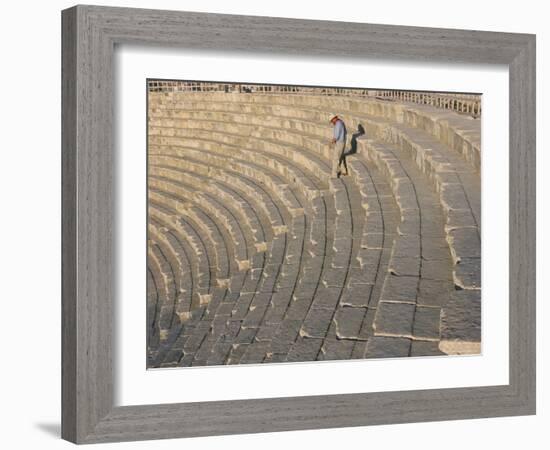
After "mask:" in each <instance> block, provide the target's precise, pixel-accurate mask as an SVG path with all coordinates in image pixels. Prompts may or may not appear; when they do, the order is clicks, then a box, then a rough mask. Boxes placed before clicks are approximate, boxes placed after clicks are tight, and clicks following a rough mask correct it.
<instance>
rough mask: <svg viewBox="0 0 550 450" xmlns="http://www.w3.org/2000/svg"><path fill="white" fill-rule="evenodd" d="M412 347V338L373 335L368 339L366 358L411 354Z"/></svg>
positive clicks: (398, 356) (396, 356)
mask: <svg viewBox="0 0 550 450" xmlns="http://www.w3.org/2000/svg"><path fill="white" fill-rule="evenodd" d="M410 349H411V340H410V339H407V338H395V337H383V336H373V337H371V338H369V340H368V341H367V348H366V350H365V358H400V357H404V356H409V352H410Z"/></svg>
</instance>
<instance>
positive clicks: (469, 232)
mask: <svg viewBox="0 0 550 450" xmlns="http://www.w3.org/2000/svg"><path fill="white" fill-rule="evenodd" d="M447 242H448V243H449V248H450V250H451V255H452V257H453V261H454V263H455V264H458V263H459V262H460V261H461V260H462V259H463V258H481V242H480V239H479V231H478V229H477V228H455V229H453V230H450V231H449V233H448V235H447Z"/></svg>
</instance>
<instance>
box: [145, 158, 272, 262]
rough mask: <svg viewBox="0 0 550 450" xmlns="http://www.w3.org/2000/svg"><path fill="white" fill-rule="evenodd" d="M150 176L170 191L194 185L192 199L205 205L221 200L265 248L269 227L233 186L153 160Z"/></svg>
mask: <svg viewBox="0 0 550 450" xmlns="http://www.w3.org/2000/svg"><path fill="white" fill-rule="evenodd" d="M149 177H150V179H154V183H153V184H155V183H157V184H156V185H157V186H159V185H164V184H167V185H168V189H169V190H170V192H173V191H174V190H175V191H179V188H182V187H191V188H192V189H194V190H195V194H194V196H193V197H191V199H192V200H193V199H194V201H195V202H197V203H201V204H203V205H204V207H205V209H208V208H210V206H212V207H217V204H218V203H223V204H224V205H225V206H226V207H229V209H230V211H231V214H232V216H233V217H234V218H235V219H236V220H237V221H239V222H240V223H241V224H243V225H244V226H245V227H246V229H247V232H249V233H250V234H251V235H252V240H253V243H254V247H255V249H256V250H257V251H265V249H266V234H267V232H268V230H266V229H264V225H263V224H262V222H261V220H260V218H259V217H258V214H257V213H256V211H255V209H254V208H253V207H252V206H251V205H250V203H249V202H248V201H247V200H246V199H245V198H243V197H241V196H240V195H239V194H238V193H237V192H235V191H234V190H233V189H231V188H229V187H227V186H223V185H219V184H217V183H215V182H214V183H213V182H212V180H209V181H208V179H207V180H206V181H205V179H204V178H201V177H198V176H194V175H192V174H189V173H187V174H183V173H182V172H181V171H178V170H174V169H171V168H169V167H163V166H157V165H153V164H151V165H149ZM182 179H184V180H185V183H182V181H181V180H182ZM171 184H173V185H175V188H173V187H171V186H170V185H171ZM186 198H188V197H186ZM211 203H213V205H211ZM264 223H265V222H264Z"/></svg>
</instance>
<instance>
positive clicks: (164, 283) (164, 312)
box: [148, 244, 177, 341]
mask: <svg viewBox="0 0 550 450" xmlns="http://www.w3.org/2000/svg"><path fill="white" fill-rule="evenodd" d="M148 254H149V261H148V267H149V269H150V270H151V273H152V275H153V278H154V279H155V286H156V288H157V294H158V304H159V308H158V315H157V321H158V329H159V339H160V340H161V341H163V340H166V338H167V337H168V333H169V332H170V330H171V329H172V326H173V324H174V323H173V321H174V317H175V315H174V310H175V302H176V297H177V292H176V286H175V280H174V276H173V273H172V270H171V267H170V264H169V263H168V261H167V260H166V258H165V256H164V255H163V253H162V251H161V250H160V248H159V246H158V245H157V244H151V245H150V246H149V252H148Z"/></svg>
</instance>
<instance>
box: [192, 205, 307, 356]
mask: <svg viewBox="0 0 550 450" xmlns="http://www.w3.org/2000/svg"><path fill="white" fill-rule="evenodd" d="M300 206H301V205H300ZM298 219H300V217H295V218H294V220H293V223H292V226H291V227H290V228H291V230H293V231H295V230H296V227H297V225H296V222H297V221H298ZM301 222H302V224H304V223H305V217H304V216H303V215H302V216H301ZM303 226H305V225H303ZM303 234H304V233H302V242H300V241H299V239H298V237H299V235H298V234H297V233H290V234H289V237H290V238H291V240H290V243H289V245H288V249H287V251H286V256H285V261H287V262H296V261H297V260H298V259H299V255H301V254H302V253H303V251H302V248H301V246H302V245H303ZM282 237H284V235H283V236H282ZM276 243H277V242H274V246H275V244H276ZM273 253H274V250H273V248H272V250H271V254H273ZM280 254H281V255H282V254H283V252H281V253H280ZM281 263H282V260H281V261H279V264H281ZM290 266H291V264H288V265H287V266H283V268H282V270H280V271H279V272H280V277H279V281H278V283H277V288H278V289H282V288H283V287H285V286H286V285H287V284H288V283H289V280H292V277H294V281H290V282H291V283H295V279H296V276H297V274H296V271H292V270H287V271H285V267H290ZM265 284H267V283H265V282H264V283H263V285H264V287H265ZM243 289H244V290H243ZM254 289H256V288H254ZM260 289H262V288H260ZM245 291H246V289H245V288H240V289H239V290H238V292H240V293H241V294H242V293H243V292H244V293H245V294H246V292H245ZM263 297H265V296H263ZM243 298H244V299H246V296H245V297H243ZM260 298H261V297H260ZM242 301H244V300H241V301H240V302H239V303H242ZM258 301H259V300H256V301H255V302H258ZM246 306H247V307H248V308H253V309H255V308H256V306H257V305H255V304H254V303H251V304H250V305H246ZM247 310H248V309H247ZM258 311H260V309H259V310H258ZM233 313H235V311H233ZM232 317H233V318H234V317H235V314H233V316H232ZM251 320H252V319H251V318H249V319H248V322H250V321H251ZM243 327H244V328H246V322H245V324H244V325H243ZM207 334H208V335H209V337H208V338H206V339H207V341H209V342H212V339H211V336H212V335H216V333H215V332H214V329H213V328H212V329H211V330H210V332H209V333H207ZM205 342H206V341H205ZM203 345H204V344H203ZM200 348H203V347H200ZM200 348H199V349H198V350H196V351H197V352H199V353H197V355H196V356H195V361H194V363H197V361H198V362H201V363H202V362H203V360H202V359H201V358H202V357H201V354H202V353H200ZM203 353H204V352H203ZM187 355H188V356H190V355H191V353H190V352H188V353H187Z"/></svg>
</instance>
